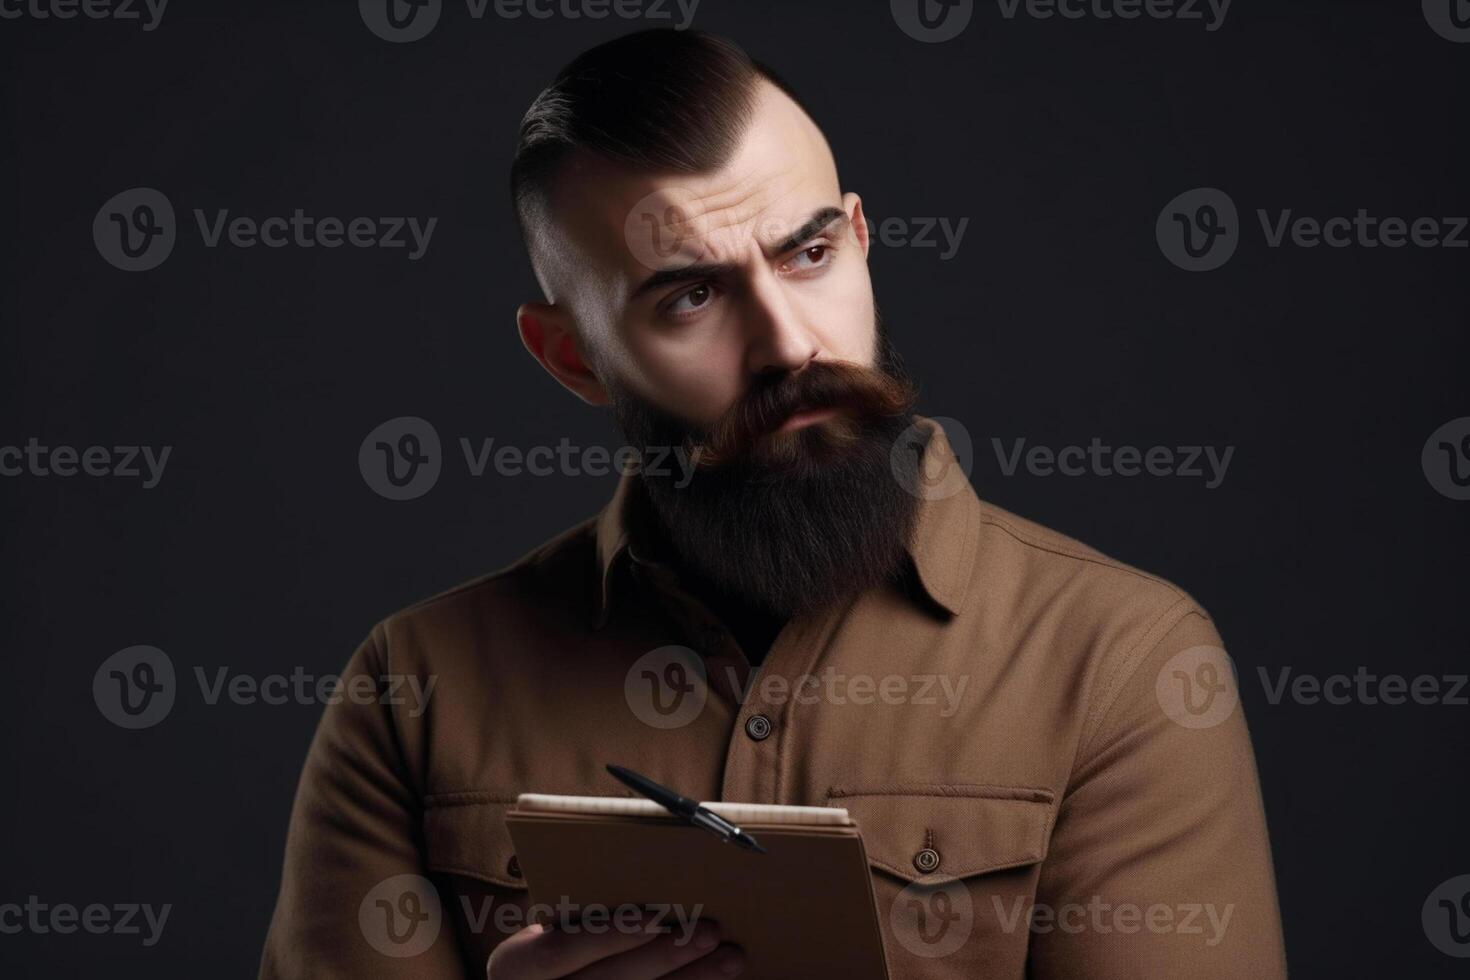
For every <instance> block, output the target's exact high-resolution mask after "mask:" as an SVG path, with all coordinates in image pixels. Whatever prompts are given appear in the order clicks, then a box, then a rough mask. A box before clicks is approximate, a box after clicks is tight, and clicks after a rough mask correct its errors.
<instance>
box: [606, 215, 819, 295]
mask: <svg viewBox="0 0 1470 980" xmlns="http://www.w3.org/2000/svg"><path fill="white" fill-rule="evenodd" d="M846 217H847V212H846V211H844V210H842V209H841V208H834V207H831V206H828V207H823V208H818V209H817V210H816V211H814V212H812V216H811V217H810V218H808V219H807V220H806V221H805V222H803V223H802V225H801V227H799V228H797V229H796V231H794V232H792V233H791V234H790V235H788V236H786V237H785V238H783V239H781V240H780V241H778V242H775V243H773V244H770V245H762V246H761V251H762V252H764V253H765V254H766V255H767V256H774V255H780V254H782V253H783V252H789V251H791V250H792V249H794V248H796V247H797V246H798V245H801V244H802V243H803V242H805V241H808V240H809V239H812V238H815V237H816V236H817V233H818V232H821V231H823V230H825V229H827V228H828V227H830V226H831V225H833V224H835V223H836V222H837V221H838V220H839V219H845V218H846ZM734 270H735V266H733V265H731V264H729V263H709V262H699V263H695V264H694V265H686V266H680V267H678V268H673V269H660V270H659V271H657V272H654V273H653V274H651V275H650V276H649V277H648V278H647V279H644V280H643V281H642V282H640V283H639V284H638V285H637V287H635V288H634V290H633V293H632V295H630V296H629V297H628V298H629V300H634V299H637V298H638V297H639V296H642V295H644V294H645V293H649V292H652V291H653V290H655V289H662V288H663V287H664V286H671V285H674V284H676V283H681V282H694V281H698V280H705V279H720V278H724V277H726V276H728V275H730V274H731V273H732V272H734Z"/></svg>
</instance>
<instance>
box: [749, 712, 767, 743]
mask: <svg viewBox="0 0 1470 980" xmlns="http://www.w3.org/2000/svg"><path fill="white" fill-rule="evenodd" d="M745 734H747V735H749V736H750V737H751V738H752V739H754V740H755V741H757V742H759V741H761V740H763V739H764V738H765V737H766V736H767V735H769V734H771V719H769V718H767V717H766V716H765V715H751V716H750V717H749V718H747V719H745Z"/></svg>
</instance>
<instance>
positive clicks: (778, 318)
mask: <svg viewBox="0 0 1470 980" xmlns="http://www.w3.org/2000/svg"><path fill="white" fill-rule="evenodd" d="M744 313H745V316H744V319H745V321H746V337H747V341H746V367H747V369H748V370H749V371H750V373H751V374H753V375H754V374H767V373H786V372H789V371H798V370H800V369H801V368H803V367H805V366H806V365H807V364H808V363H810V362H811V361H813V360H815V359H816V357H817V355H818V354H819V353H820V352H821V344H820V343H819V342H818V340H817V337H816V334H815V333H813V332H812V331H811V330H810V329H808V327H807V324H806V322H805V319H804V317H803V316H802V315H801V314H800V312H799V311H798V310H796V309H795V308H793V307H792V305H791V303H790V302H789V300H788V298H787V296H786V295H785V292H784V290H782V288H781V286H780V284H779V281H776V280H775V277H774V276H771V277H764V276H763V277H761V281H757V282H755V283H754V284H752V286H751V288H750V291H749V294H748V296H747V309H746V310H745V311H744Z"/></svg>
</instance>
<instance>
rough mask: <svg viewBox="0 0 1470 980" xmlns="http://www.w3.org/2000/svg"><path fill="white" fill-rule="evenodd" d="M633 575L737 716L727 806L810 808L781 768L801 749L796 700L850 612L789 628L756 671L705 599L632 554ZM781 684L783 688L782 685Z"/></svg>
mask: <svg viewBox="0 0 1470 980" xmlns="http://www.w3.org/2000/svg"><path fill="white" fill-rule="evenodd" d="M629 557H630V558H631V559H632V564H633V568H634V569H635V570H636V574H638V575H639V577H641V578H644V579H645V580H646V581H647V583H648V584H649V585H651V586H652V587H653V589H654V590H655V591H657V592H658V593H659V594H660V598H661V599H662V600H663V602H664V604H665V605H666V607H667V608H668V610H669V612H670V614H671V615H672V616H673V617H674V619H675V620H676V621H677V622H678V623H679V625H680V626H681V627H682V628H683V630H684V632H685V634H686V636H687V637H688V638H689V640H690V642H691V643H692V644H693V645H694V647H695V649H696V650H697V652H698V653H699V654H700V655H701V657H702V658H703V662H704V665H705V669H706V682H707V683H708V685H709V688H710V691H711V692H712V693H713V694H715V695H716V696H718V697H720V698H723V699H724V700H725V701H726V702H728V703H729V704H730V705H731V707H732V708H733V709H734V715H735V717H734V723H733V725H732V727H731V731H730V738H729V747H728V749H727V750H726V754H725V773H724V779H723V781H722V784H721V789H720V799H722V800H731V801H738V802H741V803H798V804H799V803H810V802H812V801H807V800H794V799H788V798H787V797H788V796H789V790H788V789H787V788H786V787H784V786H783V785H782V782H781V777H782V775H783V772H782V761H783V759H784V757H785V753H786V752H787V751H789V749H790V746H792V745H793V744H795V739H796V736H797V733H796V732H795V731H794V728H795V727H796V724H797V711H796V709H797V708H803V709H804V710H806V711H812V710H820V705H819V704H818V705H811V704H807V705H801V704H799V703H798V702H797V698H796V695H797V694H798V693H800V692H799V691H798V689H797V685H798V684H799V683H800V681H801V679H802V678H805V677H811V676H815V674H816V669H817V663H818V661H820V659H821V658H822V655H823V654H824V653H825V651H826V649H827V645H828V643H829V642H830V640H831V637H832V634H833V632H834V631H835V630H836V627H837V624H838V622H839V621H840V620H841V618H842V616H843V615H844V613H845V609H846V607H845V606H842V607H837V608H834V609H832V610H829V611H824V612H821V613H817V614H812V615H806V616H798V617H796V618H794V619H792V620H791V621H789V622H788V623H786V625H785V626H783V627H782V629H781V631H780V633H778V634H777V635H776V639H775V641H774V642H773V643H772V644H771V649H770V650H769V651H768V652H767V654H766V656H765V658H764V659H763V660H762V661H761V663H760V665H759V666H757V667H754V668H752V667H751V664H750V660H749V658H747V657H746V655H745V652H744V651H743V650H742V649H741V648H740V645H739V643H737V642H736V640H735V637H734V636H733V635H732V634H731V633H730V631H729V630H728V629H726V628H725V627H724V625H723V624H721V623H720V622H719V620H718V619H717V618H716V617H715V615H714V613H713V612H711V611H710V609H709V607H708V606H707V605H706V604H705V603H704V602H702V601H701V600H700V599H698V598H696V597H695V596H693V595H691V594H690V593H688V592H687V591H685V590H684V589H683V588H682V587H681V586H680V584H679V582H678V576H677V575H675V574H674V572H673V571H672V570H670V569H669V568H667V567H665V566H663V565H660V564H657V563H654V562H649V561H645V560H643V559H641V558H639V557H638V556H637V555H636V554H634V553H632V552H631V551H630V554H629ZM777 678H779V679H780V681H779V683H778V682H776V680H775V679H777Z"/></svg>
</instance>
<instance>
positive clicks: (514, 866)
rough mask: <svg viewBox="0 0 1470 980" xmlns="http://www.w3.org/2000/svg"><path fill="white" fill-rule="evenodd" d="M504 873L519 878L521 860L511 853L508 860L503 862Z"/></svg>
mask: <svg viewBox="0 0 1470 980" xmlns="http://www.w3.org/2000/svg"><path fill="white" fill-rule="evenodd" d="M505 873H506V874H508V875H510V876H511V877H512V878H519V877H520V876H521V862H520V860H519V859H518V858H517V857H516V856H515V855H514V854H512V855H511V856H510V860H509V861H507V862H506V863H505Z"/></svg>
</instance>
